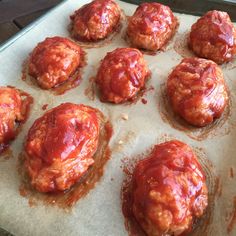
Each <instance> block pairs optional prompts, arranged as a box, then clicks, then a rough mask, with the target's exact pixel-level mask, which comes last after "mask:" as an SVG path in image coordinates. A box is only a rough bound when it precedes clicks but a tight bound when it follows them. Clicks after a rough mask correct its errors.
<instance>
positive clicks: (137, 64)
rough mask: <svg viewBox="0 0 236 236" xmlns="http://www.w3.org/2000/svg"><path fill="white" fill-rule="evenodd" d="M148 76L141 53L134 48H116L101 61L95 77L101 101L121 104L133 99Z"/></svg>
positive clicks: (148, 72)
mask: <svg viewBox="0 0 236 236" xmlns="http://www.w3.org/2000/svg"><path fill="white" fill-rule="evenodd" d="M149 75H150V71H149V70H148V67H147V64H146V62H145V61H144V58H143V55H142V53H141V52H140V51H139V50H137V49H134V48H118V49H116V50H114V51H113V52H109V53H108V54H107V55H106V56H105V58H104V59H103V60H102V63H101V66H100V68H99V70H98V73H97V76H96V83H97V85H98V87H99V89H100V93H101V101H108V102H113V103H122V102H125V101H127V100H131V99H132V98H134V97H135V96H136V94H137V92H138V91H140V89H142V88H143V87H144V85H145V82H146V80H147V79H148V77H149Z"/></svg>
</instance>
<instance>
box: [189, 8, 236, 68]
mask: <svg viewBox="0 0 236 236" xmlns="http://www.w3.org/2000/svg"><path fill="white" fill-rule="evenodd" d="M189 47H190V48H191V49H192V50H193V51H194V53H195V54H196V55H197V56H199V57H203V58H207V59H211V60H213V61H215V62H216V63H218V64H222V63H224V62H228V61H231V60H232V59H233V57H234V56H235V55H236V29H235V27H234V25H233V24H232V22H231V20H230V18H229V15H228V14H227V13H226V12H221V11H216V10H215V11H209V12H207V13H206V14H205V15H204V16H202V17H201V18H200V19H199V20H198V21H197V22H196V23H195V24H193V26H192V28H191V32H190V37H189Z"/></svg>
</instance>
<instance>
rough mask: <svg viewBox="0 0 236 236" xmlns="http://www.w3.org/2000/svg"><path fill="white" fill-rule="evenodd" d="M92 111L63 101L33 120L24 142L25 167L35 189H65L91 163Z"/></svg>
mask: <svg viewBox="0 0 236 236" xmlns="http://www.w3.org/2000/svg"><path fill="white" fill-rule="evenodd" d="M96 112H97V110H96V109H94V108H91V107H88V106H85V105H76V104H72V103H64V104H61V105H60V106H57V107H55V108H53V109H51V110H49V111H48V112H46V113H45V114H44V115H43V116H42V117H40V118H39V119H37V120H36V121H35V122H34V124H33V126H32V127H31V129H30V130H29V133H28V136H27V139H26V142H25V152H26V160H25V167H26V170H27V171H28V174H29V176H30V178H31V184H32V186H33V187H34V188H36V189H37V190H38V191H39V192H57V191H64V190H67V189H69V188H70V187H71V186H72V185H73V184H75V183H76V182H77V181H78V180H79V179H80V178H81V176H83V174H84V173H85V172H86V171H87V169H88V168H89V167H90V166H91V165H93V163H94V159H93V155H94V154H95V152H96V150H97V146H98V136H99V125H100V124H99V118H98V116H97V113H96Z"/></svg>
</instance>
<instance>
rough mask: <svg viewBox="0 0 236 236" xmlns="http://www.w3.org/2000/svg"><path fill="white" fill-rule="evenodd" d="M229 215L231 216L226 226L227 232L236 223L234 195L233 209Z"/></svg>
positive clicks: (230, 230) (235, 199)
mask: <svg viewBox="0 0 236 236" xmlns="http://www.w3.org/2000/svg"><path fill="white" fill-rule="evenodd" d="M230 215H231V216H230V219H229V222H228V226H227V233H228V234H229V233H231V232H232V230H233V229H234V228H235V225H236V196H235V197H234V198H233V209H232V212H231V214H230Z"/></svg>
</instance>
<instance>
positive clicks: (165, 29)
mask: <svg viewBox="0 0 236 236" xmlns="http://www.w3.org/2000/svg"><path fill="white" fill-rule="evenodd" d="M177 25H178V22H177V19H176V17H175V16H174V15H173V12H172V11H171V9H170V8H169V7H168V6H165V5H162V4H159V3H142V4H140V6H139V7H138V8H137V10H136V11H135V13H134V15H133V16H131V18H130V19H129V23H128V29H127V35H128V37H129V40H130V41H131V44H132V46H134V47H137V48H140V49H147V50H151V51H157V50H160V49H162V48H163V46H164V45H165V44H166V43H167V42H168V41H169V40H170V38H171V37H172V36H173V35H174V33H175V30H176V28H177Z"/></svg>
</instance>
